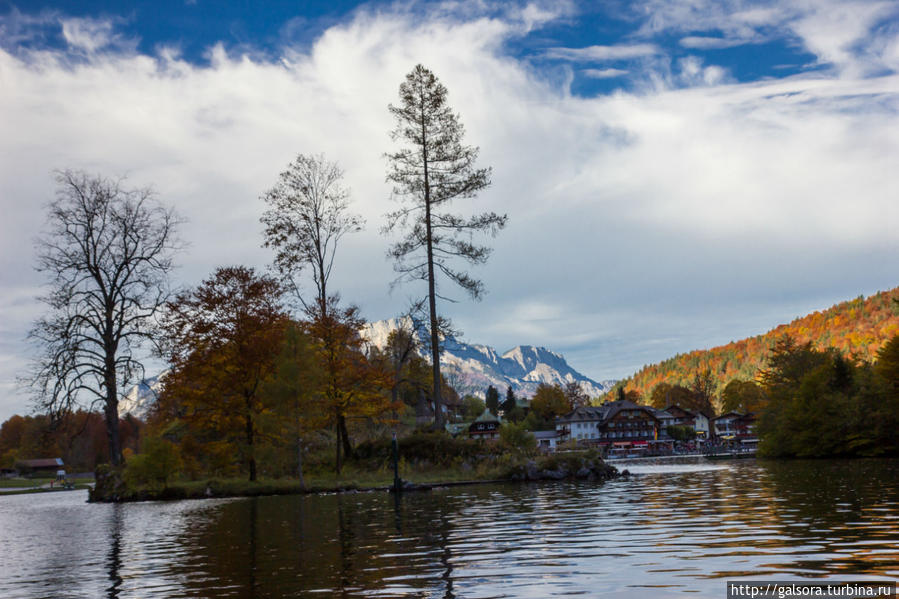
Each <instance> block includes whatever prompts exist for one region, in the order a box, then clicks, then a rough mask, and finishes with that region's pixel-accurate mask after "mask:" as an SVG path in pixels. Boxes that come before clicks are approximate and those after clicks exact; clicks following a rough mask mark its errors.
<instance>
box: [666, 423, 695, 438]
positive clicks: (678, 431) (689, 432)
mask: <svg viewBox="0 0 899 599" xmlns="http://www.w3.org/2000/svg"><path fill="white" fill-rule="evenodd" d="M665 430H667V431H668V436H669V437H671V438H672V439H674V440H675V441H692V440H693V439H695V438H696V431H695V430H693V427H692V426H669V427H668V428H667V429H665Z"/></svg>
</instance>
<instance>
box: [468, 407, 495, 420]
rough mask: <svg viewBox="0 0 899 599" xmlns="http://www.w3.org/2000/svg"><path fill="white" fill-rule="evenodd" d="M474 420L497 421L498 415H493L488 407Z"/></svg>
mask: <svg viewBox="0 0 899 599" xmlns="http://www.w3.org/2000/svg"><path fill="white" fill-rule="evenodd" d="M474 421H475V422H499V421H500V419H499V416H494V415H493V414H492V413H491V412H490V410H489V409H487V410H484V412H483V413H482V414H481V415H480V416H478V417H477V418H475V419H474Z"/></svg>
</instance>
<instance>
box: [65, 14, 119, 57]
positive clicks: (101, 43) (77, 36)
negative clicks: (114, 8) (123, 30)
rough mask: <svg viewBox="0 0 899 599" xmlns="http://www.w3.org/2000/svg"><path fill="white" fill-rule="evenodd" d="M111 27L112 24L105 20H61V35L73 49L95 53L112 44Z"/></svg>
mask: <svg viewBox="0 0 899 599" xmlns="http://www.w3.org/2000/svg"><path fill="white" fill-rule="evenodd" d="M112 27H113V24H112V22H111V21H109V20H106V19H99V20H98V19H78V18H70V19H63V20H62V35H63V37H64V38H65V40H66V43H68V44H69V45H70V46H72V47H73V48H78V49H79V50H84V51H86V52H96V51H97V50H99V49H101V48H104V47H106V46H108V45H109V44H110V43H112V41H113V37H114V36H113V32H112Z"/></svg>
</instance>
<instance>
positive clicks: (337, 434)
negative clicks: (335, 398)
mask: <svg viewBox="0 0 899 599" xmlns="http://www.w3.org/2000/svg"><path fill="white" fill-rule="evenodd" d="M334 433H335V440H336V443H335V449H336V451H337V456H336V458H335V460H334V464H335V469H336V470H337V474H340V416H338V417H337V420H336V421H335V422H334Z"/></svg>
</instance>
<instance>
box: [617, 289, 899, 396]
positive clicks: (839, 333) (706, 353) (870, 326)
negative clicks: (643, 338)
mask: <svg viewBox="0 0 899 599" xmlns="http://www.w3.org/2000/svg"><path fill="white" fill-rule="evenodd" d="M894 298H895V299H899V287H897V288H895V289H892V290H890V291H882V292H880V293H877V294H875V295H872V296H870V297H868V298H865V297H864V296H859V297H858V298H856V299H854V300H850V301H847V302H843V303H840V304H837V305H835V306H833V307H832V308H830V309H827V310H822V311H818V312H813V313H812V314H809V315H807V316H804V317H802V318H797V319H796V320H794V321H793V322H791V323H789V324H784V325H780V326H778V327H777V328H775V329H773V330H771V331H769V332H767V333H765V334H764V335H757V336H755V337H750V338H748V339H743V340H740V341H734V342H731V343H728V344H727V345H722V346H720V347H715V348H712V349H709V350H697V351H692V352H690V353H687V354H678V355H676V356H674V357H673V358H670V359H668V360H665V361H664V362H660V363H658V364H653V365H650V366H646V367H644V368H643V369H642V370H640V371H639V372H637V373H636V374H635V375H633V376H632V377H630V378H628V379H624V380H623V381H621V382H620V385H624V387H625V389H626V390H628V391H632V390H633V391H635V392H636V393H638V394H639V395H640V396H641V397H642V398H643V400H644V401H648V399H649V396H650V394H651V393H652V390H653V389H654V388H655V386H656V385H658V384H659V383H662V382H666V383H669V384H671V385H678V384H679V385H683V386H685V387H690V386H691V384H693V381H694V380H695V379H696V376H697V374H702V373H704V372H705V371H709V372H710V374H711V378H712V381H713V383H714V385H715V386H716V387H717V392H718V393H720V391H721V390H722V389H723V388H724V386H725V385H727V383H728V382H730V381H731V380H733V379H742V380H754V379H755V378H756V376H757V375H758V373H759V370H761V369H763V368H765V367H766V360H767V357H768V355H769V353H770V350H771V349H772V348H773V347H774V344H775V342H776V341H777V339H780V338H782V337H783V336H784V335H789V336H790V337H792V338H793V339H794V340H795V341H796V342H797V343H798V344H804V343H808V342H811V343H812V346H813V347H814V348H817V349H824V348H828V347H833V348H836V349H838V350H840V351H841V352H843V353H845V354H847V355H854V356H856V357H857V358H859V359H861V360H865V361H872V360H873V359H874V358H875V355H876V353H877V350H879V349H880V348H881V347H882V346H883V345H884V344H885V343H886V342H887V341H888V340H889V339H890V338H891V337H892V336H893V335H896V334H897V333H899V307H897V304H896V302H894V301H893V299H894Z"/></svg>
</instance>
